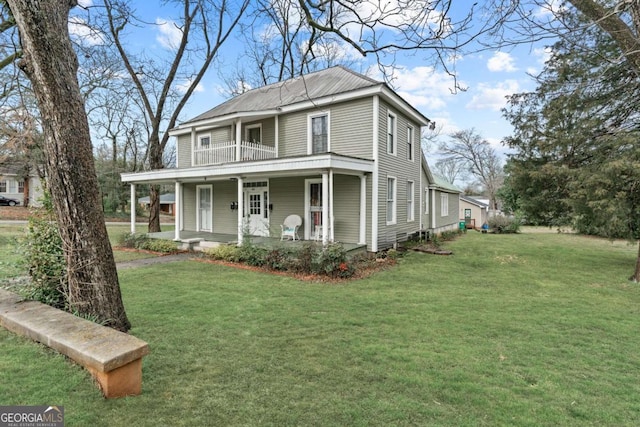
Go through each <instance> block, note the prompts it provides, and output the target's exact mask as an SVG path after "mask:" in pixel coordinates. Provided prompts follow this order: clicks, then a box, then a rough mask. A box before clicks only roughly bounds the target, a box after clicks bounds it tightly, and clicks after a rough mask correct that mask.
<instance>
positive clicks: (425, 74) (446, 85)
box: [394, 66, 454, 115]
mask: <svg viewBox="0 0 640 427" xmlns="http://www.w3.org/2000/svg"><path fill="white" fill-rule="evenodd" d="M453 84H454V82H453V79H452V77H451V76H449V75H448V74H447V73H443V72H438V71H436V70H435V69H434V68H433V67H424V66H420V67H414V68H402V69H397V70H395V72H394V85H395V86H396V88H397V90H396V92H397V93H398V94H399V95H400V96H401V97H403V98H404V99H405V100H406V101H407V102H409V103H410V104H411V105H413V106H414V107H416V108H418V109H420V110H426V111H431V112H433V111H435V110H440V109H442V108H444V107H445V106H446V102H447V101H446V98H447V97H450V96H451V90H450V88H451V87H452V86H453ZM427 115H428V114H427Z"/></svg>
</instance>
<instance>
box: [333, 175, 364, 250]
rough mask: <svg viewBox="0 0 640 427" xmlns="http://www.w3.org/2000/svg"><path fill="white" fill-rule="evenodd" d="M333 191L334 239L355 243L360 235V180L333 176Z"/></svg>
mask: <svg viewBox="0 0 640 427" xmlns="http://www.w3.org/2000/svg"><path fill="white" fill-rule="evenodd" d="M333 189H334V190H333V205H334V207H333V215H334V220H333V225H334V228H335V229H334V239H335V240H336V241H338V242H349V243H357V242H358V238H359V235H360V178H359V177H357V176H349V175H334V177H333Z"/></svg>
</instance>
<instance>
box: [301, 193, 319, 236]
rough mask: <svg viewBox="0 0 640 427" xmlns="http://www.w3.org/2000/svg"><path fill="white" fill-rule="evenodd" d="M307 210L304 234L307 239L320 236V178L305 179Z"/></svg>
mask: <svg viewBox="0 0 640 427" xmlns="http://www.w3.org/2000/svg"><path fill="white" fill-rule="evenodd" d="M307 182H308V186H307V211H308V217H307V221H305V224H306V225H305V236H306V238H307V239H316V240H318V239H321V238H322V180H307Z"/></svg>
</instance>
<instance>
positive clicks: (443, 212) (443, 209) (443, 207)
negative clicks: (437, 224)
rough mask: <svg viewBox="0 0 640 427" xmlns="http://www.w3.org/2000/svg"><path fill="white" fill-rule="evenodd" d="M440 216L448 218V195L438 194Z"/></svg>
mask: <svg viewBox="0 0 640 427" xmlns="http://www.w3.org/2000/svg"><path fill="white" fill-rule="evenodd" d="M440 216H449V195H448V194H447V193H442V194H440Z"/></svg>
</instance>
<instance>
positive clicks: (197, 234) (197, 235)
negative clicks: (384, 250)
mask: <svg viewBox="0 0 640 427" xmlns="http://www.w3.org/2000/svg"><path fill="white" fill-rule="evenodd" d="M147 236H149V237H150V238H152V239H166V240H174V238H175V232H174V231H162V232H159V233H148V234H147ZM248 238H249V239H250V240H251V243H252V244H254V245H256V246H259V247H264V248H267V249H273V248H277V247H281V246H284V245H286V246H289V247H291V246H293V247H297V246H302V245H303V244H305V243H308V242H313V243H318V244H320V242H316V241H315V240H296V241H292V240H282V241H281V240H280V238H279V237H264V236H249V237H248ZM189 239H203V241H205V242H213V243H221V244H228V243H237V242H238V236H237V235H235V234H224V233H209V232H206V231H190V230H182V231H181V232H180V240H181V241H183V242H184V241H188V240H189ZM340 244H341V245H342V247H343V248H344V249H345V251H347V252H355V251H366V250H367V247H366V245H359V244H357V243H344V242H340Z"/></svg>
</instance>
